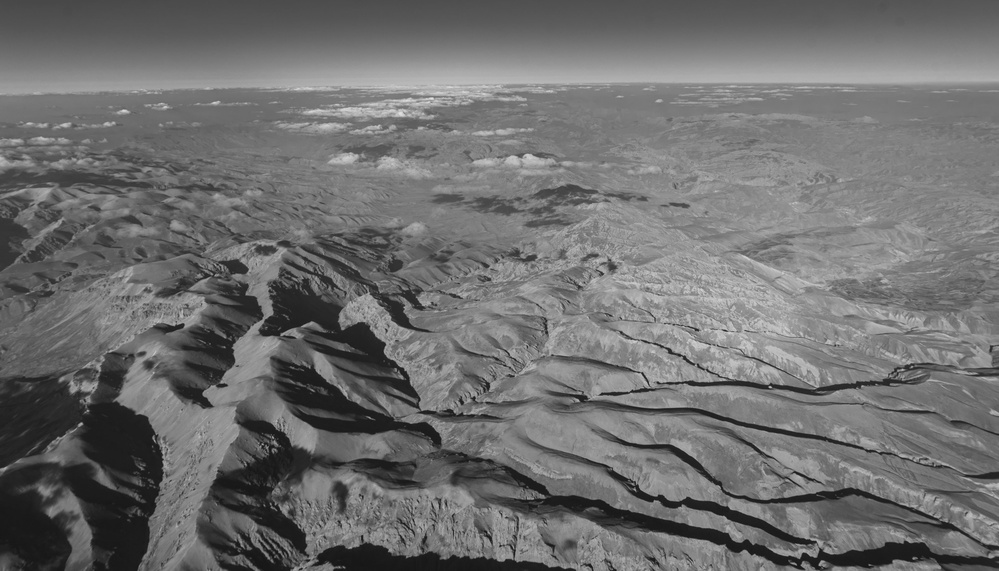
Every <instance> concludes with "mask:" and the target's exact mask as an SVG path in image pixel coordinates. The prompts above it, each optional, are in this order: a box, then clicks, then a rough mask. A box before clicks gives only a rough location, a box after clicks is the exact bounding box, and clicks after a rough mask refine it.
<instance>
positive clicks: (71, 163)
mask: <svg viewBox="0 0 999 571" xmlns="http://www.w3.org/2000/svg"><path fill="white" fill-rule="evenodd" d="M114 162H115V161H114V160H106V161H103V160H98V159H95V158H93V157H67V158H64V159H59V160H57V161H52V162H50V163H48V164H47V166H48V167H49V168H54V169H58V170H66V169H73V168H80V167H86V168H95V167H104V166H107V165H110V164H113V163H114Z"/></svg>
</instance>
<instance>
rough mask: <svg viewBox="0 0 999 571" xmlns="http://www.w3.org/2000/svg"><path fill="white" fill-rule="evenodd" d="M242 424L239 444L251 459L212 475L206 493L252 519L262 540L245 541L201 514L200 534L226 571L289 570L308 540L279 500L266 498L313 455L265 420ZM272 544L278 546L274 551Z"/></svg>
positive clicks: (222, 504)
mask: <svg viewBox="0 0 999 571" xmlns="http://www.w3.org/2000/svg"><path fill="white" fill-rule="evenodd" d="M240 426H241V432H240V436H239V439H238V440H237V445H238V446H240V447H241V448H242V449H243V453H246V454H253V456H251V458H252V461H251V462H249V463H248V464H246V465H245V466H244V467H242V468H239V469H236V470H231V471H229V472H226V473H224V474H221V475H220V476H219V477H218V478H216V480H215V482H214V483H213V484H212V488H211V491H210V496H211V498H212V499H213V500H214V501H215V502H217V503H218V504H219V505H220V506H222V507H224V508H226V509H228V510H231V511H234V512H236V513H240V514H243V515H245V516H247V517H249V518H250V519H251V520H253V523H254V525H255V529H254V533H255V534H256V535H257V536H258V538H257V539H263V541H251V542H245V541H244V540H243V538H242V537H240V536H239V535H236V536H235V537H234V536H231V535H229V533H227V531H228V530H226V529H225V527H224V526H223V527H222V528H219V527H216V526H215V525H213V523H212V522H211V521H210V519H205V518H199V521H198V533H199V535H200V536H201V537H202V539H203V540H204V541H205V542H206V543H207V544H208V545H209V546H211V547H212V549H213V551H214V552H215V556H216V559H217V561H218V563H219V565H220V566H221V567H222V568H224V569H244V568H245V569H264V570H272V569H273V570H275V571H276V570H279V569H287V568H288V567H289V566H290V564H291V563H292V562H293V561H292V560H293V559H297V557H298V555H299V554H301V553H304V552H305V550H306V548H307V540H306V536H305V533H304V532H303V531H302V530H301V529H300V528H299V527H298V525H297V524H296V523H295V521H294V520H293V519H292V518H291V517H289V516H288V515H286V514H285V513H283V512H282V511H281V510H280V508H279V507H278V505H279V503H280V502H274V501H273V500H271V499H270V498H271V496H272V494H273V493H274V492H275V490H276V488H278V487H279V486H280V485H281V483H282V482H285V481H286V480H288V479H289V478H294V477H295V475H296V474H299V473H301V472H302V470H304V469H305V468H306V467H307V466H308V465H309V463H310V462H311V455H310V454H309V452H308V451H306V450H304V449H301V448H296V447H294V446H293V445H292V444H291V441H290V440H288V437H287V436H286V435H285V434H284V433H282V432H281V431H279V430H277V429H276V428H275V427H274V426H272V425H271V424H269V423H267V422H263V421H246V420H244V421H241V422H240ZM230 453H231V452H230ZM261 535H263V536H265V537H264V538H261V537H259V536H261ZM275 546H280V547H281V548H280V549H277V550H275V549H274V548H275ZM282 554H283V555H284V557H281V555H282ZM244 563H249V564H250V566H249V567H248V566H246V565H245V564H244Z"/></svg>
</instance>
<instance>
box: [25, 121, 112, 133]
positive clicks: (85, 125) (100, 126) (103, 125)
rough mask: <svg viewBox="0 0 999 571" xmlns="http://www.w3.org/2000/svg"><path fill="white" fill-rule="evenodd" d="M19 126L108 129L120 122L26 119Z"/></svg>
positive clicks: (61, 128) (27, 127) (56, 128)
mask: <svg viewBox="0 0 999 571" xmlns="http://www.w3.org/2000/svg"><path fill="white" fill-rule="evenodd" d="M18 126H19V127H23V128H25V129H51V130H53V131H59V130H66V129H77V130H79V129H107V128H110V127H117V126H118V123H115V122H114V121H105V122H104V123H72V122H66V123H56V124H52V123H35V122H34V121H25V122H23V123H18Z"/></svg>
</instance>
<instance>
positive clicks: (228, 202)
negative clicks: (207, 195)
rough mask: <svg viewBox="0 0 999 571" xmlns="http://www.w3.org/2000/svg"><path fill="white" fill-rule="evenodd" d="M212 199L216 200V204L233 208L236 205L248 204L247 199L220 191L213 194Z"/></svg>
mask: <svg viewBox="0 0 999 571" xmlns="http://www.w3.org/2000/svg"><path fill="white" fill-rule="evenodd" d="M212 200H214V201H215V204H218V205H219V206H226V207H228V208H232V207H234V206H246V201H245V200H243V199H242V198H237V197H232V198H230V197H228V196H226V195H224V194H221V193H218V192H216V193H215V194H213V195H212Z"/></svg>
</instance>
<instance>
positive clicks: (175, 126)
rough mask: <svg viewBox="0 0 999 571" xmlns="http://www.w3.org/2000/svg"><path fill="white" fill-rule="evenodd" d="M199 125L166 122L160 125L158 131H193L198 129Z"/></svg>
mask: <svg viewBox="0 0 999 571" xmlns="http://www.w3.org/2000/svg"><path fill="white" fill-rule="evenodd" d="M200 126H201V123H198V122H197V121H194V122H192V123H188V122H187V121H167V122H166V123H160V129H194V128H197V127H200Z"/></svg>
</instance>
